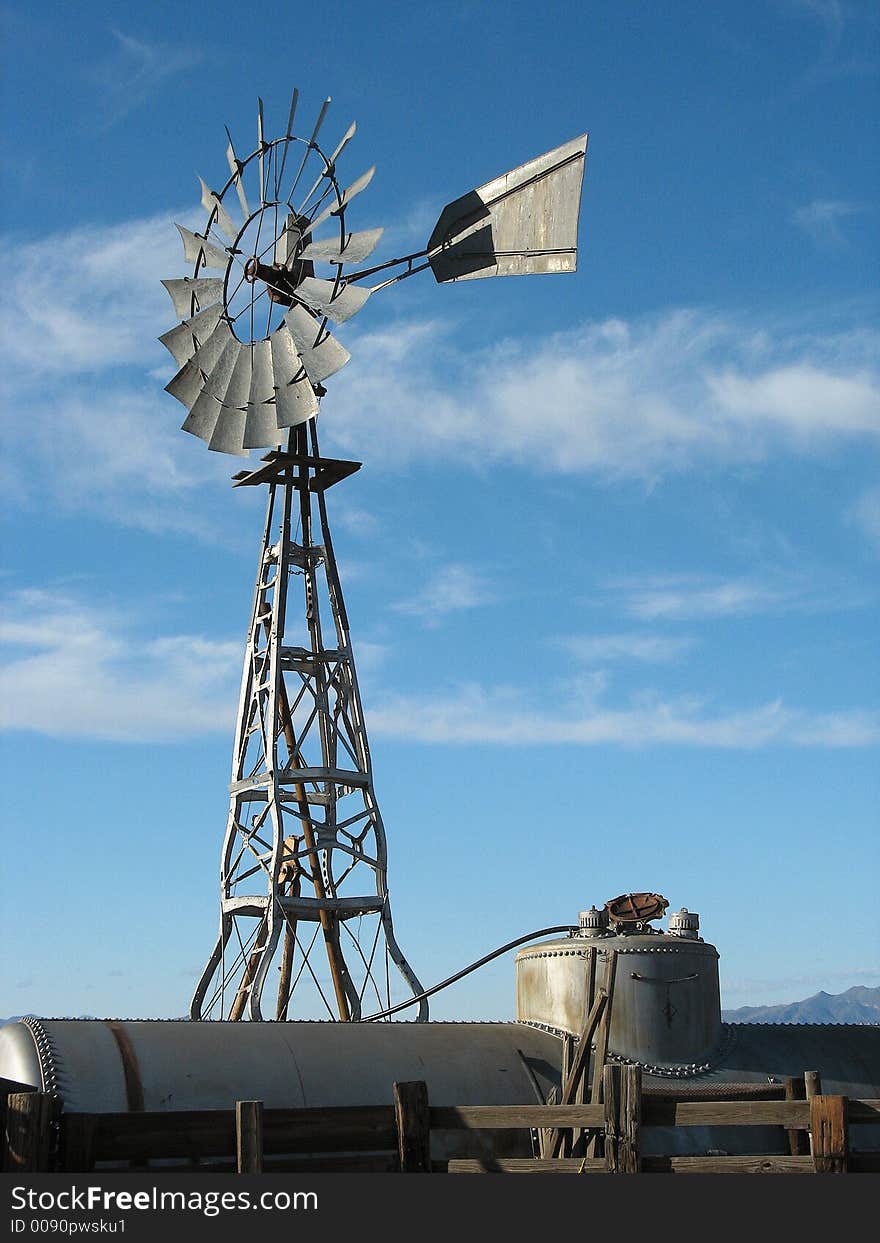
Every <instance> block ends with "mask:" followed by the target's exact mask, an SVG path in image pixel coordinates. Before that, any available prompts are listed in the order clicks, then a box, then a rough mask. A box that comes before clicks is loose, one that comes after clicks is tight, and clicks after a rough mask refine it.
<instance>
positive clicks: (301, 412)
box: [275, 372, 320, 427]
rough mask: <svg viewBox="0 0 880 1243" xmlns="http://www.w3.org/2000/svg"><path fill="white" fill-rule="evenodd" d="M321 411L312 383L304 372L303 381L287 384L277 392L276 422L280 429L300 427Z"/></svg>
mask: <svg viewBox="0 0 880 1243" xmlns="http://www.w3.org/2000/svg"><path fill="white" fill-rule="evenodd" d="M319 409H320V404H319V402H318V399H317V397H316V396H315V390H314V389H313V388H312V384H311V381H310V380H309V379H308V377H307V376H306V374H305V372H303V378H302V379H301V380H295V381H294V382H293V384H286V385H284V387H282V388H279V389H276V392H275V422H276V423H277V425H278V426H279V427H298V426H299V424H300V423H305V422H306V420H307V419H311V418H314V416H315V415H316V414H317V413H318V410H319Z"/></svg>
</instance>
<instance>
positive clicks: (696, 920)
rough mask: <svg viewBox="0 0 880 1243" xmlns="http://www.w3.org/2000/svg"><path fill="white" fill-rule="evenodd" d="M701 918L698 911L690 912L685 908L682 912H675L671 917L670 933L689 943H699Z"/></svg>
mask: <svg viewBox="0 0 880 1243" xmlns="http://www.w3.org/2000/svg"><path fill="white" fill-rule="evenodd" d="M699 930H700V917H699V915H698V914H697V912H696V911H689V910H688V909H687V907H686V906H683V907H682V908H681V910H680V911H673V913H672V914H671V915H670V916H669V931H670V934H671V935H672V936H674V937H683V938H685V939H686V940H688V941H699V939H700V938H699V937H698V936H697V933H698V932H699Z"/></svg>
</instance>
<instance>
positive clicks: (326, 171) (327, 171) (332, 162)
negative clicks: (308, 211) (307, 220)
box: [300, 121, 357, 212]
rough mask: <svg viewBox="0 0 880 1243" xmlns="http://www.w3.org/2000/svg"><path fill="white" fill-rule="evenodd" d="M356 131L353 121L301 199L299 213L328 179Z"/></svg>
mask: <svg viewBox="0 0 880 1243" xmlns="http://www.w3.org/2000/svg"><path fill="white" fill-rule="evenodd" d="M356 130H357V125H356V123H355V122H354V121H352V123H351V125H349V127H348V129H347V130H346V131H345V133H344V134H343V135H342V138H341V139H340V140H339V145H338V146H337V148H336V150H335V151H334V152H333V154H332V155H331V156H330V159H329V160H328V161H327V165H328V167H327V168H325V169H324V171H323V172H322V173H321V175H320V177H318V179H317V180H316V181H315V183H314V185H313V186H312V188H311V190H309V192H308V194H307V195H306V196H305V198H304V199H303V201H302V204H301V205H300V212H302V211H303V208H304V207H305V205H306V203H308V201H309V199H310V198H311V197H312V195H313V194H314V193H315V191H316V190H317V188H318V186H319V185H320V184H321V182H322V181H324V179H325V178H329V177H330V175H331V174H332V172H333V169H334V166H335V164H336V161H337V160H338V159H339V157H340V155H342V152H343V151H344V150H345V148H346V147H347V146H348V144H349V142H350V141H351V140H352V138H354V135H355V131H356Z"/></svg>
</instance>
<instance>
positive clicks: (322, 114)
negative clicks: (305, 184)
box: [287, 95, 330, 203]
mask: <svg viewBox="0 0 880 1243" xmlns="http://www.w3.org/2000/svg"><path fill="white" fill-rule="evenodd" d="M329 107H330V96H329V95H328V96H327V98H326V99H325V100H324V102H323V104H322V105H321V111H320V112H319V113H318V119H317V121H316V122H315V128H314V129H313V130H312V136H311V138H310V139H309V141H308V143H307V144H306V149H305V151H304V152H303V158H302V162H301V164H300V166H299V168H298V169H297V170H296V176H295V177H294V179H293V185H292V186H291V187H290V194H288V196H287V201H288V203H290V201H291V199H292V198H293V196H294V194H295V193H296V187H297V186H298V185H299V179H300V177H301V176H302V173H303V169H304V168H305V166H306V160H307V159H308V158H309V153H310V152H311V150H312V147H313V144H314V141H315V139H316V138H317V137H318V131H319V130H320V128H321V126H322V125H323V124H324V117H325V116H326V115H327V109H328V108H329Z"/></svg>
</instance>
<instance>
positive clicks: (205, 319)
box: [159, 302, 223, 367]
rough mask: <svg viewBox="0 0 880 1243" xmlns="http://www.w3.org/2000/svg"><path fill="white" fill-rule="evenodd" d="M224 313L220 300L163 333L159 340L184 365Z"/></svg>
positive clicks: (179, 364) (179, 363) (180, 364)
mask: <svg viewBox="0 0 880 1243" xmlns="http://www.w3.org/2000/svg"><path fill="white" fill-rule="evenodd" d="M222 313H223V303H222V302H218V303H216V304H215V305H214V306H209V307H206V308H205V310H204V311H199V313H198V315H193V316H191V317H190V318H189V319H185V320H184V321H183V323H182V324H178V325H177V327H176V328H171V329H170V330H169V331H168V332H163V333H162V336H161V337H160V338H159V340H160V341H161V342H162V344H163V345H164V346H165V348H166V350H168V351H170V353H171V354H173V355H174V357H175V359H176V360H177V364H178V366H180V367H182V366H183V364H184V363H185V362H188V361H189V360H190V358H192V356H193V354H194V353H195V352H196V350H197V349H198V348H199V344H200V343H201V342H202V341H207V339H208V337H209V336H210V335H211V333H212V332H213V331H214V329H215V328H216V327H217V321H218V320H219V318H220V316H221V315H222Z"/></svg>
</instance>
